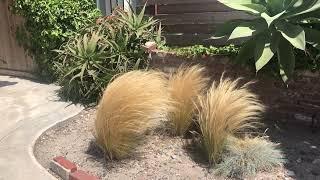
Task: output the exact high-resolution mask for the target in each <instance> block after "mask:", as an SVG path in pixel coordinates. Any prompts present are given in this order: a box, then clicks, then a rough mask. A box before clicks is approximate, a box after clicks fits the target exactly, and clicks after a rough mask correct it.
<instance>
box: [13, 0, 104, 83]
mask: <svg viewBox="0 0 320 180" xmlns="http://www.w3.org/2000/svg"><path fill="white" fill-rule="evenodd" d="M12 10H13V12H14V13H15V14H18V15H21V16H23V17H24V20H25V23H24V24H23V25H22V26H20V27H19V28H18V30H17V38H18V41H19V42H20V43H21V44H22V45H23V46H24V47H25V49H26V50H28V51H29V53H30V55H31V56H33V57H34V59H35V61H36V62H37V64H38V66H39V68H38V70H39V71H40V72H39V73H41V75H42V77H43V76H46V77H48V78H52V75H53V69H52V67H53V61H54V57H55V56H56V55H57V54H56V53H55V52H53V50H54V49H59V48H60V46H61V45H62V44H63V43H64V42H66V41H68V38H69V37H70V36H73V35H74V34H76V33H77V32H78V31H79V30H80V29H82V28H84V27H86V26H88V25H89V24H91V23H92V22H93V21H94V20H95V19H96V18H97V17H98V16H100V12H99V11H98V10H97V9H96V6H95V4H94V1H92V0H81V1H79V0H15V1H13V5H12Z"/></svg>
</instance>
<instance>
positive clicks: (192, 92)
mask: <svg viewBox="0 0 320 180" xmlns="http://www.w3.org/2000/svg"><path fill="white" fill-rule="evenodd" d="M204 73H205V68H204V67H201V66H199V65H195V66H191V67H187V66H181V67H180V68H179V69H178V70H177V72H176V73H175V74H173V75H171V77H170V78H169V83H168V87H169V90H170V98H171V100H172V102H173V106H174V108H172V111H171V112H170V113H169V119H170V122H171V125H172V127H173V129H174V134H176V135H184V134H185V133H186V131H187V130H188V128H189V127H190V125H191V123H192V120H193V116H194V110H195V105H194V101H195V100H197V96H198V95H199V94H201V93H203V91H204V89H205V88H206V87H207V83H208V80H209V79H208V78H206V77H205V75H204Z"/></svg>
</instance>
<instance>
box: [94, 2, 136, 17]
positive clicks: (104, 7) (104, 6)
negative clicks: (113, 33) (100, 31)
mask: <svg viewBox="0 0 320 180" xmlns="http://www.w3.org/2000/svg"><path fill="white" fill-rule="evenodd" d="M96 4H97V7H98V8H99V9H100V10H101V12H102V14H104V15H110V14H111V13H112V10H113V9H114V8H115V7H122V8H123V9H126V10H130V6H131V7H132V8H133V9H134V10H135V7H136V4H137V0H96Z"/></svg>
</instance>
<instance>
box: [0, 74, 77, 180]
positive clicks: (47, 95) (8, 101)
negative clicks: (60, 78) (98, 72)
mask: <svg viewBox="0 0 320 180" xmlns="http://www.w3.org/2000/svg"><path fill="white" fill-rule="evenodd" d="M58 88H59V87H57V86H55V85H47V84H40V83H35V82H32V81H29V80H24V79H19V78H12V77H8V76H0V180H27V179H32V180H38V179H39V180H44V179H45V180H47V179H55V178H54V177H53V176H51V175H50V174H49V173H48V172H47V170H46V169H44V168H43V167H42V166H41V165H40V164H38V162H37V161H36V159H35V158H34V156H33V145H34V143H35V141H36V139H37V138H38V137H39V136H40V135H41V133H42V132H43V131H45V130H46V129H48V128H49V127H51V126H52V125H54V124H56V123H58V122H60V121H63V120H66V119H68V118H70V117H72V116H74V115H76V114H78V113H79V112H80V111H81V110H82V109H83V108H82V107H81V106H75V105H73V104H70V103H67V102H62V101H59V98H58V97H57V96H56V93H55V91H56V90H57V89H58Z"/></svg>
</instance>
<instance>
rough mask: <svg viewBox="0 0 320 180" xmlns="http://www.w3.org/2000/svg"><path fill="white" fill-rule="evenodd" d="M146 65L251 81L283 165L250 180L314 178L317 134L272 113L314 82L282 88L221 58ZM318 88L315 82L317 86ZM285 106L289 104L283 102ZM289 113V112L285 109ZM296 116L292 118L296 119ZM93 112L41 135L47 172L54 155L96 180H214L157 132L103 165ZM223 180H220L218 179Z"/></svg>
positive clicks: (180, 145)
mask: <svg viewBox="0 0 320 180" xmlns="http://www.w3.org/2000/svg"><path fill="white" fill-rule="evenodd" d="M152 57H153V58H152V61H151V66H152V67H153V68H156V69H161V70H164V71H167V72H168V71H173V70H174V69H175V68H176V67H178V66H180V65H181V64H183V63H187V64H202V65H203V66H205V67H207V69H208V74H209V75H210V77H212V79H213V80H217V79H219V78H220V76H221V74H222V73H223V72H224V71H226V74H225V76H229V77H233V78H236V77H240V76H242V77H244V78H245V79H244V81H248V80H257V81H258V82H257V83H256V84H254V85H253V89H254V91H255V92H256V93H257V94H259V95H260V97H261V99H262V100H263V102H264V103H265V104H267V105H268V107H270V108H269V109H268V114H267V116H266V118H265V119H264V121H263V123H264V124H265V126H264V127H263V128H261V131H260V132H261V133H264V132H266V135H268V136H269V137H270V139H271V140H272V141H273V142H276V143H280V144H281V146H280V147H281V150H283V151H284V153H285V155H286V158H287V159H288V162H287V164H286V165H285V167H284V168H278V169H275V171H273V172H271V173H260V174H258V175H257V176H256V178H255V179H291V178H297V179H320V169H319V167H320V140H319V138H318V136H319V131H318V132H316V133H312V131H311V128H310V127H309V126H308V123H309V122H305V121H310V118H309V117H307V116H303V115H300V116H299V115H298V114H296V112H295V111H294V109H291V110H292V111H291V112H289V113H292V114H293V115H294V116H295V117H297V118H296V119H298V121H293V119H294V118H292V119H291V118H288V117H282V116H280V115H279V113H278V112H277V111H276V109H277V108H274V107H277V101H278V100H279V99H286V100H288V99H289V100H292V99H294V98H298V97H301V96H303V94H304V93H306V92H309V93H310V94H314V93H316V92H317V89H316V88H317V86H315V85H314V84H317V82H319V78H318V77H317V76H316V77H312V76H306V75H305V74H304V75H301V76H300V75H299V76H296V78H295V81H293V82H291V83H290V86H289V87H290V88H286V87H285V86H284V85H283V84H282V83H281V80H275V79H273V78H270V77H267V76H256V74H255V73H252V72H251V71H250V70H248V69H245V68H239V67H238V66H236V65H233V64H231V63H229V58H228V57H226V56H214V57H203V58H190V59H186V58H181V57H177V56H175V55H173V54H167V53H157V54H154V55H153V56H152ZM318 84H320V83H318ZM287 104H288V105H293V104H292V103H290V101H289V102H287ZM289 111H290V109H289ZM296 115H298V116H296ZM94 119H95V109H87V110H85V111H83V112H82V113H81V114H79V115H77V116H75V117H73V118H71V119H69V120H67V121H65V122H62V123H60V124H58V125H56V126H54V127H52V128H51V129H49V130H48V131H46V132H45V133H44V134H43V135H42V136H41V137H40V138H39V139H38V141H37V143H36V145H35V149H34V153H35V155H36V158H37V159H38V161H39V162H40V163H41V164H42V165H43V166H44V167H45V168H49V162H50V160H51V159H52V158H53V157H55V156H65V157H66V158H67V159H69V160H71V161H73V162H75V163H76V164H78V165H79V167H80V168H81V169H84V170H87V171H88V172H90V173H92V174H95V175H97V176H99V177H101V178H102V179H219V178H220V177H216V176H215V175H214V174H213V172H212V170H211V169H210V168H208V163H207V162H205V161H204V160H203V159H202V157H201V155H200V154H197V153H195V152H197V151H194V150H193V149H192V148H190V147H187V146H186V144H185V143H184V141H183V140H182V139H181V138H177V137H171V136H168V135H167V133H165V132H163V131H152V132H150V133H149V134H148V135H147V138H146V143H145V144H143V145H142V146H140V147H139V148H138V149H137V154H134V155H133V156H132V158H129V159H126V160H122V161H108V160H106V159H105V157H104V154H103V152H101V151H100V150H99V148H98V147H97V146H96V145H95V143H94V137H93V135H92V129H93V122H94ZM221 179H223V178H221Z"/></svg>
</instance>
